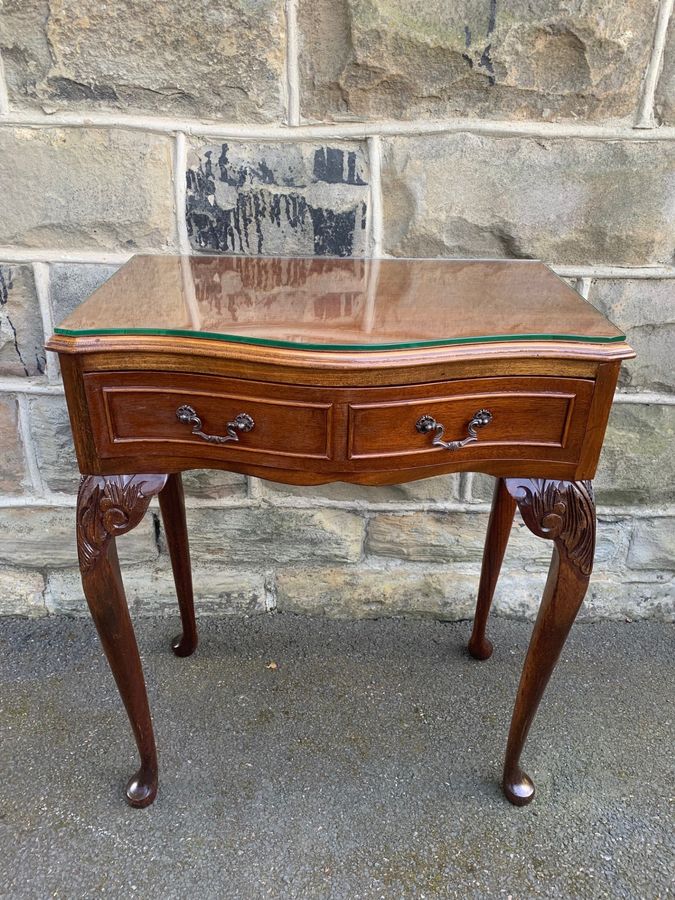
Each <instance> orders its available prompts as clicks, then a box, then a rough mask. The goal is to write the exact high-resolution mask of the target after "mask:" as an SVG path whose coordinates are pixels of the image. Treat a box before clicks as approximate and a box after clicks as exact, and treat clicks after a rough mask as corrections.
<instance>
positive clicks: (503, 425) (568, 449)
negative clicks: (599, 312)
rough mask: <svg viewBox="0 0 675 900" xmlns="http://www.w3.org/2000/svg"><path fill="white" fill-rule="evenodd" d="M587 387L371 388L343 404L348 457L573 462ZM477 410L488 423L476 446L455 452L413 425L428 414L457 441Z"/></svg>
mask: <svg viewBox="0 0 675 900" xmlns="http://www.w3.org/2000/svg"><path fill="white" fill-rule="evenodd" d="M593 385H594V383H593V381H590V380H588V381H587V380H584V379H570V378H538V377H532V378H529V377H520V378H484V379H472V380H467V381H456V382H449V383H440V384H433V385H418V386H415V387H409V388H401V389H400V390H398V391H397V390H396V389H390V388H386V389H381V390H380V389H374V390H371V391H370V392H369V394H368V395H367V396H366V395H364V398H363V399H364V402H352V403H350V406H349V441H348V455H349V458H350V459H352V460H354V461H355V462H356V461H359V460H363V461H364V462H366V461H369V462H370V463H371V464H372V462H373V461H374V460H375V459H377V458H378V457H379V458H382V459H390V460H391V459H393V458H397V457H398V458H401V459H400V461H399V463H398V464H399V465H406V466H409V465H415V464H417V463H419V464H421V465H433V464H437V463H438V462H439V458H438V457H439V456H440V455H443V454H445V455H446V456H447V457H448V458H450V457H456V458H457V459H465V460H466V459H490V458H497V457H499V458H502V459H509V458H511V459H529V458H532V459H550V460H558V461H572V460H574V459H575V458H576V457H577V456H578V454H579V453H580V449H581V444H582V441H583V437H584V431H585V425H586V421H587V419H588V413H589V410H590V402H591V396H592V393H593ZM376 395H379V396H377V399H376ZM480 410H487V411H488V412H489V414H490V421H489V423H488V424H487V425H485V426H484V427H480V426H479V427H476V428H474V432H475V436H476V440H475V441H470V442H467V443H466V444H465V446H461V447H459V448H457V449H454V450H448V449H446V448H444V447H442V446H434V444H433V443H432V441H433V438H434V436H435V435H436V434H437V430H436V429H435V428H430V429H429V430H428V431H426V432H422V433H421V432H420V431H419V430H418V428H417V427H416V426H417V423H418V422H419V421H420V419H422V417H430V418H432V419H433V420H435V422H436V423H438V424H440V425H442V426H443V432H442V435H439V437H441V439H442V440H443V441H445V442H455V441H456V442H459V441H463V440H465V439H466V438H467V437H469V436H470V432H469V423H470V422H471V421H472V419H473V418H474V416H475V415H476V413H478V412H479V411H480ZM420 427H422V426H420ZM403 458H405V459H403Z"/></svg>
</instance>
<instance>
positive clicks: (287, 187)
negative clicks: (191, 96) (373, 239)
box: [186, 142, 369, 256]
mask: <svg viewBox="0 0 675 900" xmlns="http://www.w3.org/2000/svg"><path fill="white" fill-rule="evenodd" d="M368 177H369V175H368V162H367V157H366V154H365V149H364V146H363V145H362V144H340V143H337V144H334V145H324V144H321V145H318V144H309V143H307V144H291V143H276V144H274V143H268V144H252V143H243V142H228V143H223V144H218V145H206V146H203V145H195V146H194V147H193V152H192V154H191V158H190V168H189V169H188V172H187V205H186V216H187V227H188V233H189V236H190V242H191V244H192V246H193V247H194V248H195V249H196V250H204V251H209V250H211V251H213V250H216V251H225V252H229V253H245V254H253V255H256V254H258V255H260V254H266V255H271V256H273V255H275V254H277V255H279V256H294V255H300V256H303V255H304V256H313V255H317V256H352V255H353V256H364V255H365V252H366V249H367V243H366V242H367V231H366V217H367V205H368Z"/></svg>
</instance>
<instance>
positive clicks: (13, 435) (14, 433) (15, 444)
mask: <svg viewBox="0 0 675 900" xmlns="http://www.w3.org/2000/svg"><path fill="white" fill-rule="evenodd" d="M28 480H29V479H28V472H27V470H26V462H25V460H24V455H23V446H22V444H21V437H20V435H19V418H18V410H17V405H16V397H15V396H14V395H13V394H1V395H0V491H2V493H4V494H23V493H24V490H25V488H26V487H27V486H28Z"/></svg>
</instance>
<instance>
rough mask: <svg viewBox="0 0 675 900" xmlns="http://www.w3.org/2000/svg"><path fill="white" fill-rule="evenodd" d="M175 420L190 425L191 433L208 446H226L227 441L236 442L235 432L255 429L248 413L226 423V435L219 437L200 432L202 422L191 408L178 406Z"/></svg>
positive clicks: (237, 436)
mask: <svg viewBox="0 0 675 900" xmlns="http://www.w3.org/2000/svg"><path fill="white" fill-rule="evenodd" d="M176 418H177V419H178V421H179V422H184V423H185V424H186V425H192V433H193V434H196V435H197V437H200V438H202V440H204V441H208V442H209V443H210V444H226V443H227V442H228V441H238V440H239V434H238V433H237V432H239V431H252V430H253V428H254V427H255V422H254V421H253V419H252V418H251V416H249V414H248V413H239V415H238V416H235V417H234V419H233V420H232V421H231V422H228V423H227V425H226V426H225V427H226V428H227V434H226V435H224V436H222V437H221V435H219V434H204V432H203V431H202V420H201V419H200V418H199V416H198V415H197V413H196V411H195V410H194V409H193V408H192V407H191V406H179V407H178V409H177V410H176Z"/></svg>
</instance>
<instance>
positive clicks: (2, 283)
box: [0, 266, 12, 306]
mask: <svg viewBox="0 0 675 900" xmlns="http://www.w3.org/2000/svg"><path fill="white" fill-rule="evenodd" d="M11 289H12V270H11V269H6V268H5V267H4V266H0V306H5V305H6V304H7V301H8V300H9V292H10V290H11Z"/></svg>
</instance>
